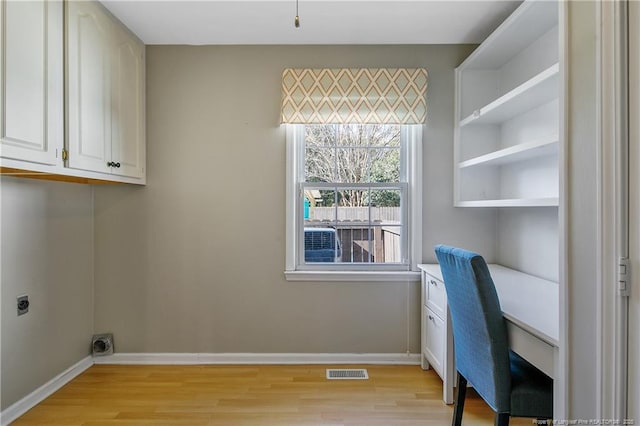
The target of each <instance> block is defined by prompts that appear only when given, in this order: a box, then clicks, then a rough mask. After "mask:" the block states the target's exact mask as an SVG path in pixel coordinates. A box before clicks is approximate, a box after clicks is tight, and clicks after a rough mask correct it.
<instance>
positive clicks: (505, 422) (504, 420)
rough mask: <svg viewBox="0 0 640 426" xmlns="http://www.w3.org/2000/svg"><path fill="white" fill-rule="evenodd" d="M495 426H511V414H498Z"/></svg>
mask: <svg viewBox="0 0 640 426" xmlns="http://www.w3.org/2000/svg"><path fill="white" fill-rule="evenodd" d="M495 426H509V413H496V422H495Z"/></svg>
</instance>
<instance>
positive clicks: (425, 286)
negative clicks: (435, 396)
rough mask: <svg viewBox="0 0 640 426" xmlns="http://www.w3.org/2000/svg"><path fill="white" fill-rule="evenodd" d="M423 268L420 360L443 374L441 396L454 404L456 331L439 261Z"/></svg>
mask: <svg viewBox="0 0 640 426" xmlns="http://www.w3.org/2000/svg"><path fill="white" fill-rule="evenodd" d="M418 267H419V268H420V270H421V271H422V280H421V282H422V292H421V293H422V303H421V305H422V308H421V311H422V315H421V318H422V331H421V333H420V341H421V342H420V347H421V364H422V368H423V369H425V370H426V369H428V368H429V367H432V368H433V369H434V370H435V371H436V373H438V375H439V376H440V377H441V378H442V381H443V392H442V399H443V400H444V402H445V403H446V404H453V387H454V382H453V381H454V380H455V374H454V373H455V367H454V361H453V359H454V354H453V331H452V329H451V318H450V316H449V310H448V309H447V293H446V291H445V288H444V282H443V281H442V275H441V273H440V267H439V266H438V265H418Z"/></svg>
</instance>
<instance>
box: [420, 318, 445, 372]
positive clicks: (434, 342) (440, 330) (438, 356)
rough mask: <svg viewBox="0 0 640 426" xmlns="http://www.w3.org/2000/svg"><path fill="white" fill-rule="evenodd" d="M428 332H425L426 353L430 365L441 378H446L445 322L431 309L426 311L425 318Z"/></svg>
mask: <svg viewBox="0 0 640 426" xmlns="http://www.w3.org/2000/svg"><path fill="white" fill-rule="evenodd" d="M425 325H426V330H423V333H426V334H425V339H426V342H425V344H426V347H425V348H424V349H425V353H426V354H427V359H428V360H429V364H431V366H432V367H433V369H434V370H436V372H437V373H438V375H439V376H440V377H444V362H443V357H444V355H445V354H444V343H445V334H446V329H445V324H444V321H443V320H442V319H441V318H440V317H439V316H437V315H436V314H435V313H434V312H433V311H432V310H431V309H426V318H425Z"/></svg>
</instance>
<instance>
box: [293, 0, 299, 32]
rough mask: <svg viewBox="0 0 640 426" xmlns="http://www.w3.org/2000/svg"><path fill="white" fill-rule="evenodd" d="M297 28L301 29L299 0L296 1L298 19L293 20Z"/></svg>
mask: <svg viewBox="0 0 640 426" xmlns="http://www.w3.org/2000/svg"><path fill="white" fill-rule="evenodd" d="M293 23H294V25H295V26H296V28H300V16H298V0H296V18H295V19H294V20H293Z"/></svg>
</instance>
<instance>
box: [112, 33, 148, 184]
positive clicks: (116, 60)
mask: <svg viewBox="0 0 640 426" xmlns="http://www.w3.org/2000/svg"><path fill="white" fill-rule="evenodd" d="M113 35H114V38H113V42H114V43H113V47H114V53H113V66H112V72H111V77H112V78H111V96H112V98H111V110H112V120H111V161H112V162H113V163H116V166H115V167H113V169H112V170H113V173H116V174H119V175H124V176H132V177H139V178H141V177H143V176H144V164H145V127H144V123H145V117H144V115H145V108H144V106H145V90H144V82H145V56H144V45H143V44H142V43H140V42H139V41H138V40H137V39H134V38H133V37H132V36H131V35H130V34H129V32H128V31H127V30H125V29H124V28H122V27H120V26H115V27H114V33H113Z"/></svg>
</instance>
